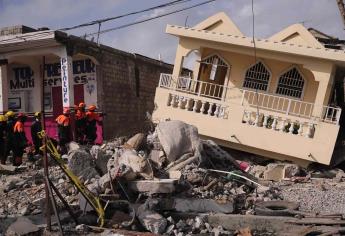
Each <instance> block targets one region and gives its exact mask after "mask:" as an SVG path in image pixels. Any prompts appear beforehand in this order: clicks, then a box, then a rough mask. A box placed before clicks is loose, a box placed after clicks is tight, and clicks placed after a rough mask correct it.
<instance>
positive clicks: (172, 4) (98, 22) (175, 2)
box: [59, 0, 192, 31]
mask: <svg viewBox="0 0 345 236" xmlns="http://www.w3.org/2000/svg"><path fill="white" fill-rule="evenodd" d="M189 1H192V0H175V1H171V2H168V3H165V4H160V5H157V6H154V7H150V8H146V9H144V10H140V11H134V12H130V13H126V14H123V15H118V16H113V17H108V18H104V19H100V20H94V21H90V22H87V23H83V24H80V25H76V26H72V27H67V28H62V29H59V30H61V31H68V30H73V29H77V28H82V27H87V26H91V25H96V24H100V23H104V22H107V21H112V20H117V19H119V18H123V17H126V16H131V15H136V14H139V13H144V12H147V11H152V10H156V9H160V8H164V7H168V6H174V5H178V4H181V3H185V2H189Z"/></svg>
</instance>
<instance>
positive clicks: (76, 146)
mask: <svg viewBox="0 0 345 236" xmlns="http://www.w3.org/2000/svg"><path fill="white" fill-rule="evenodd" d="M67 146H68V152H71V151H75V150H78V149H79V148H80V145H79V144H78V143H76V142H74V141H72V142H70V143H68V145H67Z"/></svg>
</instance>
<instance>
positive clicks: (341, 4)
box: [337, 0, 345, 29]
mask: <svg viewBox="0 0 345 236" xmlns="http://www.w3.org/2000/svg"><path fill="white" fill-rule="evenodd" d="M337 4H338V8H339V11H340V15H341V18H342V20H343V24H344V29H345V7H344V1H343V0H337Z"/></svg>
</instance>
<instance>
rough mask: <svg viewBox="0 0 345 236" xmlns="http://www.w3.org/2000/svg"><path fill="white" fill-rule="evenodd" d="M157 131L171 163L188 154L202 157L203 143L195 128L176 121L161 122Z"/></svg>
mask: <svg viewBox="0 0 345 236" xmlns="http://www.w3.org/2000/svg"><path fill="white" fill-rule="evenodd" d="M156 130H157V134H158V139H159V141H160V143H161V145H162V147H163V150H164V152H165V154H166V155H167V158H168V160H169V162H173V161H175V160H177V159H178V158H180V157H181V156H183V155H185V154H188V153H190V154H192V155H193V156H197V157H198V158H200V157H201V153H200V151H201V150H200V149H201V143H200V138H199V135H198V129H197V128H196V127H195V126H192V125H188V124H186V123H183V122H182V121H176V120H174V121H165V122H160V123H159V124H158V125H157V128H156Z"/></svg>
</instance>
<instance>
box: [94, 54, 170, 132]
mask: <svg viewBox="0 0 345 236" xmlns="http://www.w3.org/2000/svg"><path fill="white" fill-rule="evenodd" d="M100 70H101V72H100V76H101V77H102V82H101V84H98V85H99V86H98V88H99V94H100V96H99V99H98V101H99V104H100V107H101V108H102V110H103V111H104V112H105V113H106V115H105V117H104V138H105V139H110V138H113V137H116V136H122V135H131V134H134V133H136V132H143V131H145V130H147V129H148V128H149V126H148V122H147V119H146V112H149V113H151V114H152V112H153V109H154V96H155V91H156V87H157V86H158V82H159V77H160V73H171V72H172V66H171V65H167V64H164V63H160V62H158V61H154V60H151V59H148V58H145V57H142V56H139V55H133V54H130V55H124V54H116V53H110V52H103V55H102V61H101V65H100ZM135 70H137V77H136V72H135ZM138 75H139V76H138ZM138 80H139V81H138Z"/></svg>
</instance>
